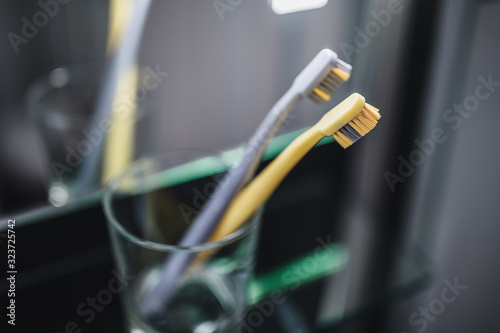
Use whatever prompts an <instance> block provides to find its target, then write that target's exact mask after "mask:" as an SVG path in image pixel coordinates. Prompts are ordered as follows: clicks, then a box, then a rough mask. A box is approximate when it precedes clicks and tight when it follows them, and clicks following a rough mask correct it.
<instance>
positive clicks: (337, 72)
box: [332, 67, 351, 81]
mask: <svg viewBox="0 0 500 333" xmlns="http://www.w3.org/2000/svg"><path fill="white" fill-rule="evenodd" d="M332 72H333V74H335V75H337V76H338V77H339V78H341V79H342V80H343V81H347V80H349V78H350V77H351V75H349V73H347V72H344V71H343V70H341V69H340V68H338V67H333V68H332Z"/></svg>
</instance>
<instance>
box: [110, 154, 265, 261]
mask: <svg viewBox="0 0 500 333" xmlns="http://www.w3.org/2000/svg"><path fill="white" fill-rule="evenodd" d="M176 151H198V152H205V153H207V152H211V153H212V155H210V156H213V157H218V158H220V159H221V161H222V157H220V154H215V152H214V151H209V150H198V149H174V150H170V151H167V152H163V153H161V154H154V155H148V156H144V157H142V158H141V159H139V160H137V161H135V162H133V163H132V164H130V165H129V166H128V168H127V169H126V170H125V171H123V172H122V173H120V174H118V175H117V176H115V177H113V178H112V179H111V180H110V181H109V182H108V183H107V185H106V186H105V188H104V190H103V195H102V203H103V208H104V215H105V217H106V219H107V221H108V225H109V226H111V227H112V228H114V229H115V230H116V231H118V232H119V233H120V235H121V236H123V237H124V238H126V239H127V240H129V241H131V242H132V243H134V244H136V245H138V246H142V247H144V248H147V249H150V250H155V251H161V252H170V253H186V252H187V253H196V252H202V251H208V250H213V249H217V248H221V247H224V246H226V245H228V244H231V243H233V242H235V241H237V240H239V239H241V238H242V237H244V236H246V235H247V234H248V233H249V232H250V231H251V230H252V228H253V227H254V225H255V223H257V221H258V219H259V218H260V215H261V213H262V207H261V208H259V209H258V210H257V211H256V212H255V214H254V215H252V217H250V219H249V220H248V221H247V222H246V223H244V224H243V226H241V227H240V228H238V229H237V230H236V231H234V232H233V233H231V234H230V235H228V236H226V237H224V238H223V239H220V240H216V241H212V242H204V243H201V244H195V245H189V246H179V245H172V244H164V243H157V242H153V241H147V240H143V239H141V238H139V237H138V236H136V235H134V234H133V233H131V232H130V231H128V230H127V229H126V228H125V227H123V225H122V224H121V223H120V221H118V219H117V218H116V216H115V214H114V210H113V208H112V199H113V193H114V192H115V190H116V188H117V187H118V184H119V182H120V181H121V180H123V178H125V177H126V176H127V175H129V174H131V173H134V172H136V171H137V169H138V168H139V167H140V166H141V165H140V164H141V163H142V162H143V161H144V160H146V159H151V158H153V159H159V158H161V157H165V156H166V155H168V154H169V153H173V152H176ZM217 155H218V156H217ZM205 156H209V155H205Z"/></svg>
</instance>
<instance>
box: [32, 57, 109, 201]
mask: <svg viewBox="0 0 500 333" xmlns="http://www.w3.org/2000/svg"><path fill="white" fill-rule="evenodd" d="M101 73H102V71H101V70H100V67H99V66H98V65H94V64H86V65H73V66H69V67H61V68H57V69H55V70H53V71H51V72H50V73H49V74H47V75H45V76H44V77H42V78H40V79H39V80H37V81H35V82H34V83H33V84H32V85H31V86H30V88H29V90H28V93H27V96H26V104H27V108H28V111H29V113H30V115H31V116H32V117H33V118H34V120H35V122H36V125H37V129H38V132H39V135H40V137H41V146H42V148H43V149H42V150H43V151H44V153H45V156H44V159H45V162H46V168H47V169H48V179H47V183H48V184H47V185H48V200H49V202H50V203H51V204H52V205H54V206H56V207H61V206H64V205H66V204H67V203H68V202H69V201H70V200H71V199H72V198H73V197H75V196H77V193H76V192H77V191H76V189H75V184H74V182H75V180H76V179H77V177H78V173H79V171H80V168H81V165H82V163H83V159H84V158H85V156H87V155H89V154H90V153H91V152H92V150H94V149H95V147H96V145H98V144H101V142H102V140H103V138H104V135H103V133H102V132H97V130H92V129H90V128H89V125H90V123H91V120H92V116H93V114H94V106H95V101H96V95H97V89H98V86H99V81H100V76H101Z"/></svg>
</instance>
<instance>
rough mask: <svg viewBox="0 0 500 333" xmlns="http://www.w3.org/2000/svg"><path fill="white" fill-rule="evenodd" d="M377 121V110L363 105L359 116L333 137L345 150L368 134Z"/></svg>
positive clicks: (368, 105) (378, 116) (366, 104)
mask: <svg viewBox="0 0 500 333" xmlns="http://www.w3.org/2000/svg"><path fill="white" fill-rule="evenodd" d="M379 119H380V113H379V111H378V109H377V108H375V107H373V106H371V105H370V104H368V103H365V105H364V106H363V108H362V109H361V111H360V112H359V114H358V115H357V116H356V117H355V118H354V119H353V120H351V121H350V122H349V123H347V124H346V125H345V126H344V127H342V128H341V129H340V130H338V131H337V132H335V133H334V134H333V137H334V139H335V140H336V141H337V142H338V143H339V145H341V146H342V148H344V149H345V148H347V147H349V146H351V145H352V144H353V143H354V142H356V141H358V140H359V139H361V137H362V136H364V135H365V134H366V133H368V132H370V131H371V130H372V129H373V128H374V127H375V126H376V125H377V123H378V120H379Z"/></svg>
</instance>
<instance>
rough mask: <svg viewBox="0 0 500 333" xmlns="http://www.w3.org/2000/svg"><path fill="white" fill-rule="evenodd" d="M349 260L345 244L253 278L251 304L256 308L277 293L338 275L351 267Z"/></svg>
mask: <svg viewBox="0 0 500 333" xmlns="http://www.w3.org/2000/svg"><path fill="white" fill-rule="evenodd" d="M348 260H349V254H348V250H347V248H346V247H345V246H343V245H341V244H330V245H328V246H324V247H319V246H318V248H317V249H316V250H314V251H312V252H310V253H307V254H305V255H304V256H301V257H299V258H297V259H295V260H294V261H292V262H290V263H288V264H285V265H282V266H280V267H278V268H276V269H274V270H272V271H271V272H268V273H263V274H261V275H259V276H257V277H255V278H253V279H252V280H251V281H250V284H249V286H248V290H247V298H248V302H249V304H251V305H253V304H256V303H258V302H259V301H260V300H262V299H263V298H265V297H266V296H268V295H270V294H271V293H272V292H273V291H281V292H283V291H286V290H295V289H297V288H298V287H300V286H302V285H304V284H307V283H310V282H312V281H315V280H317V279H320V278H322V277H325V276H328V275H330V274H332V273H335V272H338V271H340V270H341V269H342V268H344V267H345V266H346V265H347V262H348ZM299 272H300V273H299Z"/></svg>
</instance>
